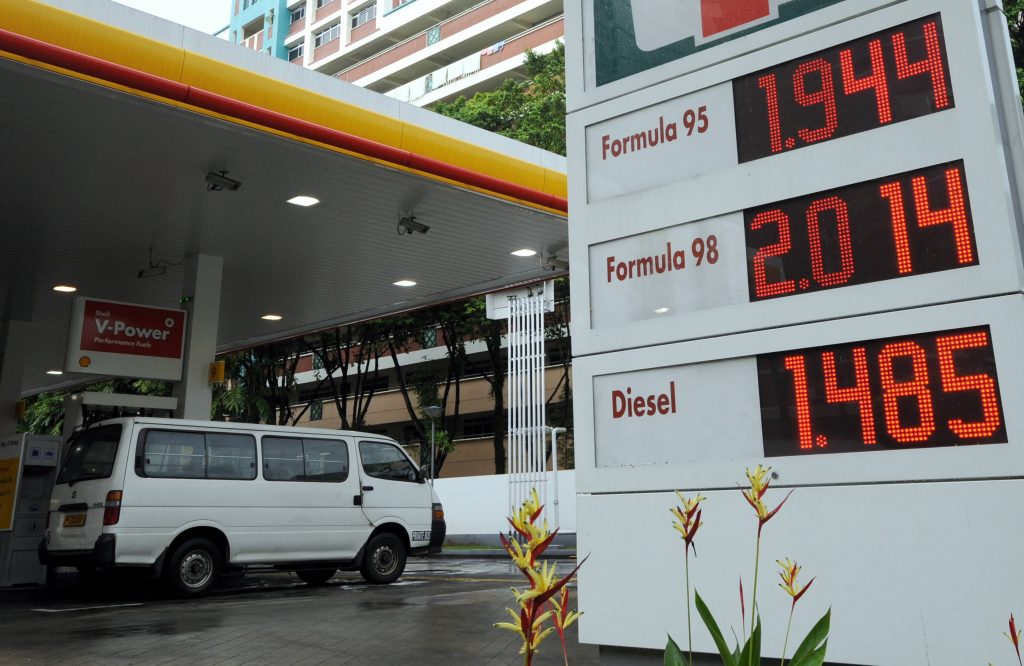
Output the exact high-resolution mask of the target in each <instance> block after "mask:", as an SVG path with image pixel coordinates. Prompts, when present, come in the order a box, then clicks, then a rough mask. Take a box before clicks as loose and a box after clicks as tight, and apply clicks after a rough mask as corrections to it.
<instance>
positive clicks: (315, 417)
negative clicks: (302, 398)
mask: <svg viewBox="0 0 1024 666" xmlns="http://www.w3.org/2000/svg"><path fill="white" fill-rule="evenodd" d="M323 417H324V403H322V402H320V401H319V400H316V401H314V402H313V403H312V404H310V406H309V420H310V421H319V420H320V419H322V418H323Z"/></svg>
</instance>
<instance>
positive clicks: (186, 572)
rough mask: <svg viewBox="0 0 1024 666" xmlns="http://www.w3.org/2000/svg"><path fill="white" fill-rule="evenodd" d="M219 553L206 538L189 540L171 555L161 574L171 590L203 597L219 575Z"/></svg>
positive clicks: (185, 594) (184, 594) (183, 594)
mask: <svg viewBox="0 0 1024 666" xmlns="http://www.w3.org/2000/svg"><path fill="white" fill-rule="evenodd" d="M220 569H221V554H220V550H219V549H218V548H217V546H215V545H213V544H212V543H210V542H209V541H207V540H206V539H189V540H188V541H185V542H183V543H182V544H180V545H179V546H178V547H177V548H176V549H175V550H174V554H173V555H171V559H170V561H169V562H168V563H167V569H166V571H165V572H164V576H165V579H166V581H167V584H168V585H169V586H170V588H171V589H172V590H173V591H174V592H176V593H178V594H180V595H182V596H186V597H198V596H201V595H203V594H206V593H207V592H208V591H209V590H210V588H211V587H213V584H214V582H216V580H217V577H218V576H219V575H220Z"/></svg>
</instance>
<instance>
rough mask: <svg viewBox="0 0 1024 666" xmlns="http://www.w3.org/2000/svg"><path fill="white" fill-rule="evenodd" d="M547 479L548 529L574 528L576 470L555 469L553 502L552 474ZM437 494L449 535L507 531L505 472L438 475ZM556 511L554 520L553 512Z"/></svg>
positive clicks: (545, 515)
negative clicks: (486, 474) (439, 477)
mask: <svg viewBox="0 0 1024 666" xmlns="http://www.w3.org/2000/svg"><path fill="white" fill-rule="evenodd" d="M546 477H547V479H548V482H547V483H548V488H549V489H548V500H547V503H546V504H545V508H544V513H543V514H542V518H547V520H548V525H549V526H550V527H551V529H555V527H556V526H558V527H560V528H561V533H565V534H575V532H576V471H575V470H569V471H564V472H558V503H557V505H556V504H555V502H554V486H553V484H554V477H553V476H552V474H551V472H548V473H547V474H546ZM435 489H436V491H437V496H438V497H439V498H440V499H441V503H442V504H443V505H444V515H445V521H446V523H447V526H448V536H449V537H459V536H465V535H487V536H494V537H495V538H496V537H497V535H498V534H503V533H505V532H507V531H508V521H507V520H506V518H507V516H508V515H509V506H508V504H509V492H508V475H507V474H491V475H489V476H465V477H459V478H454V479H438V480H437V483H436V485H435ZM556 511H557V514H558V516H557V521H556V517H555V512H556Z"/></svg>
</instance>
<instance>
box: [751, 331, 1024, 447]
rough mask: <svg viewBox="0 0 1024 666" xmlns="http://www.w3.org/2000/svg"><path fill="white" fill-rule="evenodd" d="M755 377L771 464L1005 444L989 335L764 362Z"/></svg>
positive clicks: (865, 344) (801, 353)
mask: <svg viewBox="0 0 1024 666" xmlns="http://www.w3.org/2000/svg"><path fill="white" fill-rule="evenodd" d="M757 372H758V391H759V396H760V407H761V427H762V434H763V436H764V453H765V455H766V456H793V455H817V454H823V453H853V452H867V451H886V450H910V449H919V448H925V447H941V446H958V445H962V444H972V445H977V444H996V443H1004V442H1006V441H1007V433H1006V419H1004V418H1003V411H1002V404H1001V402H1000V397H999V378H998V377H997V373H996V361H995V351H994V350H993V348H992V335H991V332H990V331H989V328H988V327H987V326H982V327H974V328H968V329H959V330H953V331H939V332H934V333H922V334H918V335H913V336H905V337H898V338H884V339H878V340H867V341H861V342H857V343H853V344H841V345H833V346H828V347H817V348H814V349H797V350H787V351H783V352H778V353H774V354H763V355H760V356H758V357H757ZM883 419H884V421H885V423H884V427H883V425H882V424H881V423H880V421H882V420H883Z"/></svg>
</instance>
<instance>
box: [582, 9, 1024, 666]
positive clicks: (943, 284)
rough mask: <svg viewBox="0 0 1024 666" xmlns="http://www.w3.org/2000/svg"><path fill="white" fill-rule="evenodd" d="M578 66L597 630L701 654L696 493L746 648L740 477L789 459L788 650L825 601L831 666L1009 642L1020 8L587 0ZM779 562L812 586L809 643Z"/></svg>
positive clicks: (598, 635) (772, 616) (783, 469)
mask: <svg viewBox="0 0 1024 666" xmlns="http://www.w3.org/2000/svg"><path fill="white" fill-rule="evenodd" d="M566 62H567V66H566V74H567V75H566V78H567V95H568V97H567V107H568V118H567V128H566V134H567V137H566V139H567V149H568V153H569V156H570V162H569V174H568V178H569V208H570V210H571V211H572V219H571V221H570V225H569V256H570V262H571V265H572V270H571V277H572V285H571V288H572V323H573V331H572V333H573V380H574V395H575V401H574V418H575V432H574V434H575V444H576V446H575V452H576V490H577V521H578V522H577V534H578V548H579V550H580V552H581V554H583V553H585V554H588V556H589V559H588V560H587V563H586V566H585V567H583V568H582V569H581V571H580V573H579V588H578V591H579V607H580V610H581V611H583V612H584V616H583V618H582V619H581V621H580V624H579V636H580V641H581V642H583V643H591V644H597V645H599V646H600V650H601V658H602V663H625V662H627V661H628V663H631V664H636V665H637V666H639V665H640V664H651V665H652V666H653V665H654V664H661V663H662V661H663V655H662V651H663V650H664V646H665V643H666V636H668V635H671V636H673V637H674V638H675V639H676V641H677V642H679V643H680V645H682V644H683V643H684V642H686V640H687V638H688V636H689V633H690V632H689V631H688V626H687V622H686V618H687V607H686V603H687V601H686V599H687V596H686V594H687V592H686V588H685V586H686V585H687V582H686V578H684V576H687V574H684V567H683V548H682V543H681V542H680V539H679V538H678V534H677V533H675V532H674V531H673V530H672V529H671V524H670V521H669V520H668V510H669V508H670V507H672V506H674V505H676V504H678V499H677V498H676V496H675V494H674V493H673V492H672V491H673V490H676V489H679V490H682V491H684V492H685V493H686V494H687V495H689V496H692V495H693V494H695V493H701V494H702V495H704V496H705V497H706V498H707V501H706V503H705V504H704V505H703V514H702V523H703V524H704V527H702V528H701V531H700V535H699V536H698V537H697V543H696V546H697V549H696V550H697V552H698V553H699V554H700V556H699V557H697V558H691V559H690V565H691V567H693V571H692V572H691V573H693V581H691V582H692V583H693V585H692V587H691V589H692V588H694V587H695V588H697V589H699V590H700V594H701V598H702V599H703V600H704V601H705V602H706V604H707V606H708V608H710V609H712V611H713V612H714V614H715V615H716V617H717V618H718V619H719V622H723V618H728V619H726V620H725V625H726V626H723V627H722V629H723V633H724V634H725V635H726V636H729V638H727V641H728V643H729V646H730V647H731V646H732V640H731V636H730V632H729V630H728V626H729V625H732V626H733V627H735V626H736V624H737V622H736V620H737V619H738V613H737V611H738V610H739V608H738V606H739V600H738V598H737V588H736V581H737V577H738V576H742V577H743V583H744V585H746V586H747V600H748V601H749V599H750V594H751V590H750V587H749V586H750V582H748V581H751V576H752V574H753V571H752V569H753V567H752V566H751V565H752V562H751V559H752V558H751V555H752V553H753V550H754V547H755V540H756V534H757V532H756V520H754V515H753V513H752V512H751V511H750V507H749V506H747V504H746V502H744V501H743V500H742V498H740V496H739V493H738V491H737V489H736V485H737V483H742V482H743V470H744V468H754V467H755V466H756V465H769V466H771V467H772V471H773V475H772V479H773V482H772V489H771V490H769V491H768V495H767V496H766V497H765V501H766V502H767V503H769V504H770V505H771V506H775V505H777V503H778V502H779V501H781V500H782V498H783V497H784V496H785V493H787V492H789V491H790V490H792V491H793V495H792V499H790V500H789V501H788V502H787V503H786V506H785V509H784V510H783V511H782V512H781V513H780V515H779V516H777V517H776V518H774V519H773V520H772V523H771V524H770V525H769V526H767V527H766V529H765V531H764V541H763V543H761V546H762V548H761V551H760V552H761V562H760V567H761V569H760V572H761V575H762V582H761V585H760V586H761V593H760V594H758V596H757V613H758V615H759V617H760V618H761V619H762V620H763V626H764V631H763V633H762V643H761V645H762V656H763V657H764V658H765V659H766V660H767V659H780V658H782V657H786V658H791V657H792V650H793V636H800V635H803V634H805V633H806V632H807V630H808V629H809V628H810V625H811V623H813V621H814V619H815V618H816V617H819V616H820V615H821V614H822V613H823V612H824V611H825V609H826V608H828V607H829V606H831V607H832V608H833V609H834V616H833V617H834V621H833V623H832V626H831V631H830V634H829V638H828V652H827V655H826V657H825V658H826V660H827V661H828V662H829V663H843V664H851V665H853V664H857V665H860V666H882V665H888V664H924V663H929V664H932V665H934V666H939V665H942V666H947V665H948V666H959V665H960V664H964V663H968V662H971V661H972V660H973V661H978V660H979V659H982V660H986V661H987V660H988V659H992V661H993V663H995V662H996V661H998V659H1006V658H1012V652H1011V651H1010V649H1007V648H1006V645H1005V643H1006V641H1005V638H1004V639H1003V643H1004V645H1003V646H1002V648H1003V649H1005V650H1006V651H1005V652H1003V653H1002V655H1003V656H999V654H1000V653H999V652H998V650H999V649H1000V646H998V645H996V644H997V643H998V641H997V640H996V639H997V638H998V637H999V636H998V635H997V634H999V633H1000V631H998V628H1000V627H1005V624H1006V621H1007V619H1008V616H1009V613H1010V612H1013V611H1015V610H1016V613H1017V616H1018V617H1019V616H1020V613H1021V611H1020V610H1019V609H1018V607H1016V606H1015V604H1019V603H1021V602H1020V598H1021V592H1020V591H1021V590H1022V589H1024V572H1022V571H1021V569H1020V567H1019V566H1018V560H1019V559H1020V558H1019V553H1020V552H1021V549H1022V545H1024V535H1022V534H1021V532H1020V530H1013V529H1010V530H1006V529H1004V528H1003V527H1002V522H1005V518H1006V516H1007V515H1008V514H1007V512H1008V511H1010V512H1011V513H1012V509H1008V508H1007V507H1013V506H1017V505H1019V504H1020V498H1021V496H1022V493H1024V420H1022V419H1021V418H1020V417H1019V416H1018V414H1019V411H1020V410H1019V405H1020V404H1021V403H1022V401H1024V356H1022V355H1021V354H1020V353H1019V346H1020V340H1021V339H1022V338H1024V263H1022V235H1021V232H1020V229H1021V228H1022V221H1024V211H1022V208H1024V204H1022V196H1021V192H1020V189H1021V186H1022V184H1024V177H1022V174H1024V168H1022V164H1021V161H1022V159H1024V157H1022V153H1024V150H1022V149H1021V147H1022V146H1024V132H1022V116H1021V110H1020V98H1019V94H1018V91H1017V87H1016V80H1015V77H1014V76H1013V69H1012V62H1011V59H1010V55H1009V49H1008V43H1007V33H1006V24H1005V19H1004V17H1003V16H1002V15H1001V13H1000V3H999V2H998V1H997V0H981V2H965V1H964V0H856V1H854V0H583V1H582V2H578V3H574V4H567V5H566ZM937 138H938V139H937ZM954 515H955V516H957V517H959V520H957V519H956V518H954V519H953V520H954V522H956V523H957V525H958V526H960V527H962V528H963V529H961V530H960V531H959V532H957V534H956V536H955V537H953V538H951V537H950V536H949V528H948V526H947V524H948V523H949V520H950V516H954ZM609 526H614V527H613V528H610V527H609ZM637 544H642V546H643V553H644V567H645V568H646V569H647V570H649V571H656V572H658V573H657V579H658V582H657V585H655V586H650V585H646V586H645V585H636V583H635V577H636V576H635V570H634V568H631V567H629V566H624V565H623V563H625V562H630V561H631V560H632V559H634V558H635V557H636V552H637ZM783 557H790V558H793V559H795V560H797V561H799V563H800V564H801V565H802V566H803V567H804V568H805V572H806V576H807V577H808V579H809V577H810V576H815V577H816V581H817V582H816V583H815V585H814V589H812V590H811V591H810V593H809V594H808V595H806V596H805V597H803V600H802V601H801V602H800V606H798V607H797V614H796V617H795V618H794V624H793V626H792V628H793V633H792V634H790V636H789V639H790V640H789V644H788V646H787V645H786V638H785V633H784V630H785V626H786V616H787V614H788V611H789V610H790V604H789V602H790V600H789V598H788V597H787V596H786V595H784V594H779V593H778V590H776V589H775V586H774V585H773V584H768V585H765V582H764V581H766V580H767V578H766V577H764V573H765V571H766V569H770V567H771V562H772V560H775V559H779V558H783ZM965 562H969V563H974V566H973V567H972V572H973V575H972V576H971V577H970V583H969V585H967V584H965V585H961V584H959V583H957V582H956V580H957V578H956V574H955V573H951V572H956V571H958V570H959V569H960V568H961V567H962V566H963V563H965ZM936 581H942V583H941V584H936ZM949 609H955V610H949ZM750 610H751V608H750V605H749V604H748V606H747V624H746V626H747V627H748V628H749V627H750V626H751V625H750V623H749V618H750ZM623 618H630V619H629V621H623ZM741 626H742V625H741ZM692 628H693V631H692V640H693V651H694V652H695V653H697V655H703V657H704V658H707V659H711V661H707V662H704V661H699V660H700V659H701V657H700V656H698V661H695V663H701V664H703V663H716V662H717V663H721V662H720V661H717V657H714V658H713V655H716V654H717V652H718V646H716V644H715V643H714V641H713V640H712V637H711V636H710V634H709V633H708V632H707V631H706V630H705V628H704V627H703V623H701V622H699V620H697V619H696V618H694V621H693V627H692ZM865 636H870V637H871V639H870V640H865V639H864V637H865ZM741 640H742V638H741ZM787 649H788V650H789V654H787V655H784V654H783V653H784V652H785V651H786V650H787ZM988 654H991V655H992V656H991V657H978V655H988Z"/></svg>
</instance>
